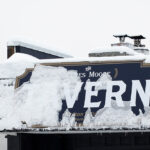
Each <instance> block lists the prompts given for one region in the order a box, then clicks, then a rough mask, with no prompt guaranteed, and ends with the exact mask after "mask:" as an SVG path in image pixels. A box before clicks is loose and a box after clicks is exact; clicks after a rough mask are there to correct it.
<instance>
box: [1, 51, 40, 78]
mask: <svg viewBox="0 0 150 150" xmlns="http://www.w3.org/2000/svg"><path fill="white" fill-rule="evenodd" d="M37 61H38V59H37V58H35V57H33V56H30V55H27V54H19V53H16V54H14V55H12V56H11V57H10V58H9V59H8V60H7V61H6V62H4V63H2V64H0V78H3V79H4V78H14V79H15V78H16V76H19V75H21V74H23V73H24V71H25V69H26V68H33V67H34V63H36V62H37Z"/></svg>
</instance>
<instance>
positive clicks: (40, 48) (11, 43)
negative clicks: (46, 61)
mask: <svg viewBox="0 0 150 150" xmlns="http://www.w3.org/2000/svg"><path fill="white" fill-rule="evenodd" d="M7 46H22V47H26V48H30V49H33V50H36V51H40V52H44V53H47V54H52V55H55V56H58V57H63V58H71V57H72V56H71V55H67V54H64V53H61V52H59V51H61V50H57V49H54V48H47V47H45V46H38V45H37V44H35V43H27V42H23V41H8V42H7Z"/></svg>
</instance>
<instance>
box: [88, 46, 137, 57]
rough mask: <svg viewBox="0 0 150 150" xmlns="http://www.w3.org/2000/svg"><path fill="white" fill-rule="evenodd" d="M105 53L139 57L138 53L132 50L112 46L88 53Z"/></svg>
mask: <svg viewBox="0 0 150 150" xmlns="http://www.w3.org/2000/svg"><path fill="white" fill-rule="evenodd" d="M106 52H107V53H108V52H110V53H113V52H120V53H127V54H129V55H139V53H137V52H135V51H134V50H133V49H131V48H128V47H125V46H112V47H105V48H99V49H96V50H92V51H90V53H106Z"/></svg>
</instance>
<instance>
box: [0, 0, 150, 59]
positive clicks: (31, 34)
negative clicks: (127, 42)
mask: <svg viewBox="0 0 150 150" xmlns="http://www.w3.org/2000/svg"><path fill="white" fill-rule="evenodd" d="M149 16H150V0H0V50H1V54H0V59H1V60H2V59H4V56H5V57H6V41H8V40H9V39H13V38H21V39H26V40H30V41H35V42H37V43H39V45H40V43H42V44H45V45H47V46H52V47H56V48H59V49H62V50H63V52H66V53H68V54H72V55H74V56H81V57H82V56H87V53H88V51H89V50H91V49H95V48H96V49H97V48H99V47H104V46H109V45H110V44H111V43H112V42H115V41H117V40H116V39H115V38H113V36H112V35H113V34H124V33H127V34H129V35H132V34H133V35H134V34H143V35H144V36H146V38H147V39H146V40H144V41H143V43H144V44H146V45H147V47H149V48H150V29H149V28H150V17H149Z"/></svg>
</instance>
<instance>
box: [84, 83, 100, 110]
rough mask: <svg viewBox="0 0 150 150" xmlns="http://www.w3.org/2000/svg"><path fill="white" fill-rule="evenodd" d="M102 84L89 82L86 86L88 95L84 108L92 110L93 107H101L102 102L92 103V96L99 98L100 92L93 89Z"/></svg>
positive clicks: (86, 95)
mask: <svg viewBox="0 0 150 150" xmlns="http://www.w3.org/2000/svg"><path fill="white" fill-rule="evenodd" d="M99 84H100V82H87V83H86V86H85V90H86V94H85V103H84V108H91V107H99V106H100V103H101V101H99V102H91V96H97V95H98V90H96V91H92V87H94V88H95V87H97V86H99Z"/></svg>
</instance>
